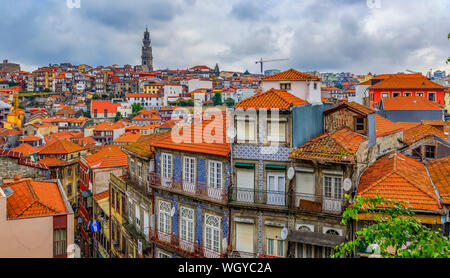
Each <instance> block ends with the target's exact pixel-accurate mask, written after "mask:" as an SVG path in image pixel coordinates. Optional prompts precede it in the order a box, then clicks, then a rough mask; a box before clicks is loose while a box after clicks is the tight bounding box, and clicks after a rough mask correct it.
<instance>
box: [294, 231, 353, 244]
mask: <svg viewBox="0 0 450 278" xmlns="http://www.w3.org/2000/svg"><path fill="white" fill-rule="evenodd" d="M288 240H289V241H293V242H299V243H304V244H311V245H316V246H324V247H332V248H334V247H336V246H338V245H339V244H341V243H342V242H344V240H345V238H344V237H343V236H338V235H331V234H324V233H316V232H302V231H290V232H289V235H288Z"/></svg>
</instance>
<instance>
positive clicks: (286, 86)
mask: <svg viewBox="0 0 450 278" xmlns="http://www.w3.org/2000/svg"><path fill="white" fill-rule="evenodd" d="M280 89H281V90H290V89H291V83H280Z"/></svg>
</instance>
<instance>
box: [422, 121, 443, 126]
mask: <svg viewBox="0 0 450 278" xmlns="http://www.w3.org/2000/svg"><path fill="white" fill-rule="evenodd" d="M421 122H422V124H424V125H432V126H446V125H447V124H446V123H445V122H444V121H443V120H422V121H421Z"/></svg>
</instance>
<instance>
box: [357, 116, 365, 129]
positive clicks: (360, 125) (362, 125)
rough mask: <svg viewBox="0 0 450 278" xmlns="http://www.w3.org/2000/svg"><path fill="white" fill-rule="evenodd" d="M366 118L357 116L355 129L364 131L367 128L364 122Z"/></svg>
mask: <svg viewBox="0 0 450 278" xmlns="http://www.w3.org/2000/svg"><path fill="white" fill-rule="evenodd" d="M364 122H365V121H364V118H363V117H358V118H356V122H355V125H356V127H355V129H356V131H364V130H365V129H366V128H365V127H366V126H365V123H364Z"/></svg>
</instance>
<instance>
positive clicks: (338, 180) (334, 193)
mask: <svg viewBox="0 0 450 278" xmlns="http://www.w3.org/2000/svg"><path fill="white" fill-rule="evenodd" d="M323 193H324V196H323V210H324V211H330V212H336V213H339V212H341V209H342V195H343V193H342V177H339V176H324V188H323Z"/></svg>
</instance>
